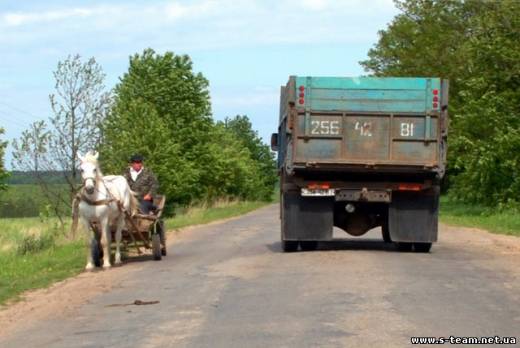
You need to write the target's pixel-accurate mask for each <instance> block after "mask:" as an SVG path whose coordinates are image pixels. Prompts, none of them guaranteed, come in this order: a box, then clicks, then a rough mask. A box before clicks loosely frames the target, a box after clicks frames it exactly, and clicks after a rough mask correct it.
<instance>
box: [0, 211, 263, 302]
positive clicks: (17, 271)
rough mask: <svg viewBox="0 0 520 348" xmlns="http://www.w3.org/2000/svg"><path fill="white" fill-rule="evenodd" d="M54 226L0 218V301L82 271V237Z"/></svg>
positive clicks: (186, 221)
mask: <svg viewBox="0 0 520 348" xmlns="http://www.w3.org/2000/svg"><path fill="white" fill-rule="evenodd" d="M266 204H268V203H265V202H228V201H223V202H218V203H217V204H215V205H214V206H212V207H205V206H202V207H190V208H187V209H184V211H182V212H180V213H179V214H178V215H177V216H176V217H175V218H172V219H167V220H166V223H167V228H168V229H176V228H181V227H185V226H189V225H197V224H204V223H208V222H211V221H215V220H220V219H225V218H229V217H232V216H237V215H241V214H244V213H247V212H250V211H252V210H255V209H257V208H259V207H261V206H264V205H266ZM56 226H57V220H55V219H44V220H43V221H42V220H40V219H39V218H9V219H7V218H3V219H0V304H3V303H6V302H7V301H9V300H17V299H19V298H20V297H21V294H22V293H23V292H24V291H27V290H32V289H38V288H43V287H47V286H49V285H51V284H53V283H54V282H56V281H60V280H63V279H66V278H68V277H71V276H74V275H76V274H78V273H80V272H81V271H82V270H83V268H84V267H85V260H86V254H85V253H86V247H85V241H84V236H79V237H78V240H74V241H70V240H68V239H66V238H65V237H64V236H63V233H62V232H61V231H60V230H59V229H57V227H56ZM79 232H80V234H82V233H81V231H79Z"/></svg>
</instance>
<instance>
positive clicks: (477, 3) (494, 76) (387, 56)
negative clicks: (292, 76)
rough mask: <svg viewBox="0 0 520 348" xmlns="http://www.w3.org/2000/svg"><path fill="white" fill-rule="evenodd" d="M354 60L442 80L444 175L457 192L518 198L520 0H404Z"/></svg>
mask: <svg viewBox="0 0 520 348" xmlns="http://www.w3.org/2000/svg"><path fill="white" fill-rule="evenodd" d="M396 5H397V7H398V8H399V9H400V10H401V11H402V13H400V14H399V15H397V16H396V17H395V18H394V20H393V21H392V22H391V23H390V25H389V26H388V28H387V29H385V30H382V31H380V33H379V41H378V42H377V44H376V45H375V46H374V48H372V49H371V50H370V51H369V53H368V56H369V59H367V60H365V61H363V62H361V64H362V65H363V66H364V67H365V69H366V70H367V71H369V72H371V73H373V74H375V75H377V76H440V77H443V78H448V79H449V80H450V106H449V111H450V118H451V123H450V128H451V130H450V138H449V143H450V150H449V152H448V156H449V160H448V175H449V176H450V178H449V179H450V181H452V182H453V183H454V186H453V187H452V191H453V193H454V194H456V195H457V196H458V197H459V198H461V199H464V200H466V201H471V202H481V203H485V204H489V205H495V204H497V203H507V202H511V201H517V202H519V201H520V182H519V180H518V178H517V176H516V175H515V173H517V172H518V170H519V169H520V168H519V163H520V159H519V155H518V154H519V153H520V151H518V150H519V148H518V144H519V142H520V141H519V140H520V139H519V138H518V134H519V129H520V128H519V127H520V125H519V120H520V115H519V113H520V111H519V110H518V105H519V102H520V88H519V87H520V50H519V45H518V42H520V3H519V2H518V1H513V0H505V1H495V2H491V1H484V0H469V1H454V0H438V1H435V0H404V1H396Z"/></svg>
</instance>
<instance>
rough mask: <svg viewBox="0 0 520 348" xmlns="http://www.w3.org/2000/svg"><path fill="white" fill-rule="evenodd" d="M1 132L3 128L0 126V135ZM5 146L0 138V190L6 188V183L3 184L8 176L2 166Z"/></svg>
mask: <svg viewBox="0 0 520 348" xmlns="http://www.w3.org/2000/svg"><path fill="white" fill-rule="evenodd" d="M1 134H4V129H3V128H1V127H0V135H1ZM6 146H7V142H6V141H1V140H0V191H2V190H5V189H6V185H5V183H4V181H5V179H7V177H8V173H7V171H6V170H5V167H4V153H5V148H6Z"/></svg>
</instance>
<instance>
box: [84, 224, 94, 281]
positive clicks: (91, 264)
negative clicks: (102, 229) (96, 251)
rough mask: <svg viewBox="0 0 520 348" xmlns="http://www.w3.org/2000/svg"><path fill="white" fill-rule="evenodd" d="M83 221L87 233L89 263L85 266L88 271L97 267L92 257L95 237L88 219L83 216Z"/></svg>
mask: <svg viewBox="0 0 520 348" xmlns="http://www.w3.org/2000/svg"><path fill="white" fill-rule="evenodd" d="M81 223H82V224H83V227H84V228H85V232H86V233H87V265H86V266H85V270H86V271H92V270H93V269H94V267H95V265H94V260H93V259H92V249H91V248H92V238H95V237H94V232H93V231H91V229H90V224H89V222H88V221H87V220H86V219H83V218H81Z"/></svg>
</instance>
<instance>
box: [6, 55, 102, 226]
mask: <svg viewBox="0 0 520 348" xmlns="http://www.w3.org/2000/svg"><path fill="white" fill-rule="evenodd" d="M53 76H54V79H55V94H51V95H50V96H49V99H50V103H51V108H52V111H53V116H51V117H50V118H49V121H48V123H47V122H45V121H37V122H34V123H33V124H31V126H30V127H29V129H27V130H25V131H24V132H23V133H22V135H21V137H20V138H19V139H17V140H14V141H13V148H14V151H13V167H14V169H18V170H21V171H25V172H30V173H33V175H34V177H35V179H36V181H37V182H38V184H39V185H40V186H41V188H42V190H43V192H44V193H45V195H46V196H47V198H48V200H49V203H50V204H51V206H52V209H53V210H54V211H55V213H56V215H58V216H59V217H60V218H61V216H62V212H63V209H62V208H61V207H62V206H63V205H65V206H69V207H70V205H71V202H72V198H73V196H74V195H75V193H76V191H77V189H78V186H79V185H78V183H79V176H78V174H77V171H76V169H77V166H78V161H77V153H78V151H79V152H83V153H85V152H86V151H88V150H90V149H93V148H95V147H97V146H98V144H99V142H100V140H101V132H100V126H101V123H102V121H103V119H104V118H105V116H106V113H107V111H108V108H109V106H110V94H109V93H108V92H106V91H105V86H104V83H103V81H104V78H105V74H104V73H103V71H102V69H101V66H100V65H99V64H98V63H96V60H95V59H94V58H90V59H89V60H87V61H86V62H82V60H81V57H80V56H79V55H75V56H69V57H67V58H66V59H65V60H64V61H61V62H58V66H57V68H56V70H55V71H54V73H53ZM49 172H59V173H61V174H62V175H63V178H64V179H65V181H66V182H67V187H68V190H53V189H52V188H51V187H49V182H48V180H45V177H44V176H45V175H46V173H49Z"/></svg>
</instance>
